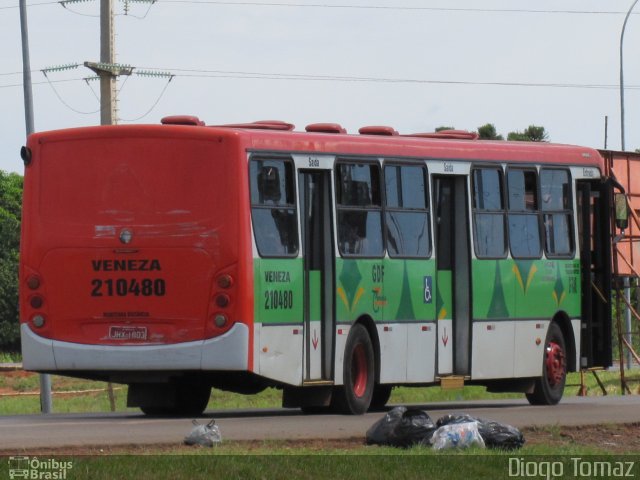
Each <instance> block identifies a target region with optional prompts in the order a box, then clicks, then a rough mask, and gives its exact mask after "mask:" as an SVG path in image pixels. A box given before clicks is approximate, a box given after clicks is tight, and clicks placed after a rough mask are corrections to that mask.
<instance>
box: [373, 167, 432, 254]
mask: <svg viewBox="0 0 640 480" xmlns="http://www.w3.org/2000/svg"><path fill="white" fill-rule="evenodd" d="M387 167H399V168H402V167H416V168H420V169H422V173H423V178H424V188H425V199H424V202H425V208H406V207H389V205H388V198H387V182H386V180H387V177H386V168H387ZM429 181H430V177H429V168H428V167H427V165H426V163H425V162H424V161H418V162H409V161H406V160H401V159H395V158H389V159H387V158H385V160H384V161H383V162H382V193H383V197H382V221H383V227H382V228H383V236H384V241H385V246H386V248H385V250H386V252H387V255H388V256H389V258H393V259H418V260H427V259H430V258H432V257H433V250H434V248H433V242H434V239H433V224H432V222H433V219H432V215H433V214H432V212H431V201H430V199H431V197H430V192H431V189H430V188H429V187H430V185H429ZM387 212H398V213H423V214H426V215H427V226H428V232H427V233H428V238H429V250H428V252H427V254H426V255H396V254H392V253H391V251H390V250H389V242H388V228H387Z"/></svg>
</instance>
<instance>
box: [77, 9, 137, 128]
mask: <svg viewBox="0 0 640 480" xmlns="http://www.w3.org/2000/svg"><path fill="white" fill-rule="evenodd" d="M115 56H116V55H115V42H114V33H113V0H100V63H95V62H84V65H85V67H88V68H90V69H91V70H93V71H94V72H96V73H97V74H98V76H99V77H100V124H101V125H114V124H116V123H118V108H117V98H116V78H117V77H118V76H119V75H131V72H132V71H133V68H132V67H130V66H126V65H117V64H116V63H115Z"/></svg>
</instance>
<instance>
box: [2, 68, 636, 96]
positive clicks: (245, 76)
mask: <svg viewBox="0 0 640 480" xmlns="http://www.w3.org/2000/svg"><path fill="white" fill-rule="evenodd" d="M140 68H144V69H146V70H147V71H141V72H139V73H137V72H136V71H135V70H134V72H133V73H134V74H139V75H140V76H143V75H144V76H149V74H150V73H153V72H156V73H157V74H158V75H159V76H169V75H170V76H172V77H181V78H204V79H207V78H232V79H238V80H276V81H283V80H286V81H315V82H354V83H355V82H361V83H388V84H418V85H420V84H435V85H454V86H501V87H526V88H569V89H570V88H576V89H596V90H613V89H618V88H619V85H617V84H616V85H614V84H595V83H591V84H590V83H560V82H507V81H472V80H442V79H419V78H384V77H355V76H338V75H313V74H297V73H265V72H249V71H225V70H198V69H180V68H167V67H163V68H160V67H140ZM167 71H171V72H172V73H171V74H168V73H167ZM177 72H182V73H177ZM83 80H84V78H76V79H67V80H57V81H55V82H56V83H57V82H72V81H83ZM52 82H54V81H52ZM44 83H47V82H35V83H34V85H38V84H44ZM18 86H22V84H21V83H17V84H8V85H0V88H9V87H18ZM625 89H627V90H640V85H628V86H626V87H625Z"/></svg>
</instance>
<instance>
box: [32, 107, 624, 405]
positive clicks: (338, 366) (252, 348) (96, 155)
mask: <svg viewBox="0 0 640 480" xmlns="http://www.w3.org/2000/svg"><path fill="white" fill-rule="evenodd" d="M22 157H23V160H24V162H25V183H24V206H23V217H22V238H21V253H20V312H21V313H20V315H21V335H22V353H23V359H24V367H25V368H26V369H29V370H34V371H39V372H48V373H56V374H60V375H68V376H75V377H82V378H90V379H98V380H105V381H111V382H117V383H122V384H127V385H128V386H129V388H128V405H129V406H137V407H140V408H141V409H142V410H143V411H144V412H146V413H153V414H165V413H167V414H177V413H184V414H194V413H200V412H202V411H203V410H204V409H205V408H206V406H207V404H208V402H209V399H210V394H211V388H212V387H214V388H217V389H223V390H229V391H234V392H241V393H246V394H251V393H256V392H259V391H260V390H262V389H264V388H267V387H276V388H280V389H282V390H283V405H284V406H286V407H301V408H302V409H303V410H306V411H314V410H319V409H324V408H334V409H337V410H340V411H344V412H347V413H355V414H360V413H363V412H366V411H367V410H368V409H369V408H370V407H380V406H383V405H384V404H385V403H386V402H387V401H388V399H389V395H390V393H391V389H392V388H393V387H394V386H400V385H404V386H428V385H438V384H442V385H447V386H452V385H463V384H469V385H472V384H476V385H484V386H486V387H487V388H488V389H489V390H490V391H518V392H523V393H525V394H526V396H527V398H528V399H529V401H530V402H531V403H534V404H555V403H557V402H558V401H559V400H560V399H561V397H562V394H563V390H564V384H565V377H566V373H567V372H568V371H577V370H580V369H581V368H586V367H592V366H602V367H607V366H609V365H610V364H611V356H612V352H611V312H610V307H609V305H608V304H607V299H608V298H609V295H610V289H611V278H610V276H611V271H610V270H611V266H610V265H611V258H610V254H611V229H612V226H611V220H610V218H611V216H610V211H611V208H610V205H611V193H610V192H611V185H610V183H611V182H610V181H609V180H608V179H607V178H606V177H605V174H604V166H603V160H602V158H601V156H600V155H599V153H598V152H597V151H596V150H593V149H589V148H583V147H574V146H565V145H554V144H547V143H525V142H505V141H480V140H478V139H477V136H475V135H473V134H469V133H466V132H459V131H446V132H440V133H437V134H433V133H429V134H412V135H400V134H398V132H397V131H395V130H394V129H393V128H391V127H385V126H369V127H363V128H361V129H360V130H359V133H358V134H347V132H346V131H345V130H344V128H342V127H341V126H340V125H337V124H326V123H319V124H312V125H309V126H307V127H306V129H305V131H304V132H301V131H294V127H293V125H291V124H288V123H285V122H280V121H262V122H255V123H246V124H232V125H221V126H206V125H204V123H203V122H202V121H200V120H199V119H197V118H196V117H188V116H174V117H167V118H165V119H163V121H162V123H161V124H158V125H128V126H100V127H86V128H75V129H66V130H58V131H51V132H43V133H36V134H34V135H31V136H30V137H29V140H28V145H27V146H26V147H25V148H23V150H22Z"/></svg>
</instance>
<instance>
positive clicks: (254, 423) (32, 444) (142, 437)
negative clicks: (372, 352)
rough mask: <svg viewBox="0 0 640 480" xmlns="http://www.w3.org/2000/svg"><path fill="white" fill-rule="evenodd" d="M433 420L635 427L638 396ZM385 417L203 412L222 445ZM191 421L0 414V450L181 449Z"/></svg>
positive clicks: (464, 408) (332, 430)
mask: <svg viewBox="0 0 640 480" xmlns="http://www.w3.org/2000/svg"><path fill="white" fill-rule="evenodd" d="M420 407H421V408H423V409H424V410H426V411H427V412H428V413H429V415H430V416H431V417H432V418H433V419H434V420H436V419H437V418H439V417H440V416H442V415H445V414H447V413H454V412H465V413H470V414H471V415H475V416H478V417H483V418H486V419H490V420H496V421H499V422H503V423H508V424H511V425H515V426H517V427H523V426H533V425H540V426H542V425H582V424H598V423H608V424H611V423H631V422H640V396H638V395H633V396H623V397H587V398H580V397H570V398H567V399H566V400H563V401H562V403H561V404H560V405H557V406H555V407H532V406H529V405H528V403H527V402H526V401H525V400H522V401H521V400H496V401H483V402H455V403H447V404H442V403H438V404H428V405H422V406H420ZM382 415H383V412H374V413H368V414H366V415H362V416H344V415H303V414H302V413H301V412H300V411H299V410H288V409H269V410H267V409H261V410H241V411H228V410H227V411H222V410H221V411H208V412H206V413H205V415H204V416H203V417H201V418H200V419H199V421H200V422H201V423H204V422H206V421H208V419H210V418H215V419H216V422H217V424H218V425H219V427H220V430H221V433H222V436H223V439H226V440H256V439H257V440H262V439H314V438H321V439H337V438H348V437H362V438H364V435H365V432H366V431H367V429H368V428H369V427H370V426H371V425H372V424H373V423H374V422H375V421H376V420H378V419H379V418H380V417H381V416H382ZM191 427H192V425H191V419H178V418H148V417H145V416H144V415H142V414H137V413H109V414H106V413H103V414H51V415H18V416H0V450H4V451H7V450H12V449H15V450H20V449H29V448H37V447H64V446H89V445H91V446H102V445H110V446H113V445H126V444H138V445H140V444H156V443H181V442H182V439H183V438H184V436H185V435H186V434H188V433H189V431H190V430H191Z"/></svg>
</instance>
